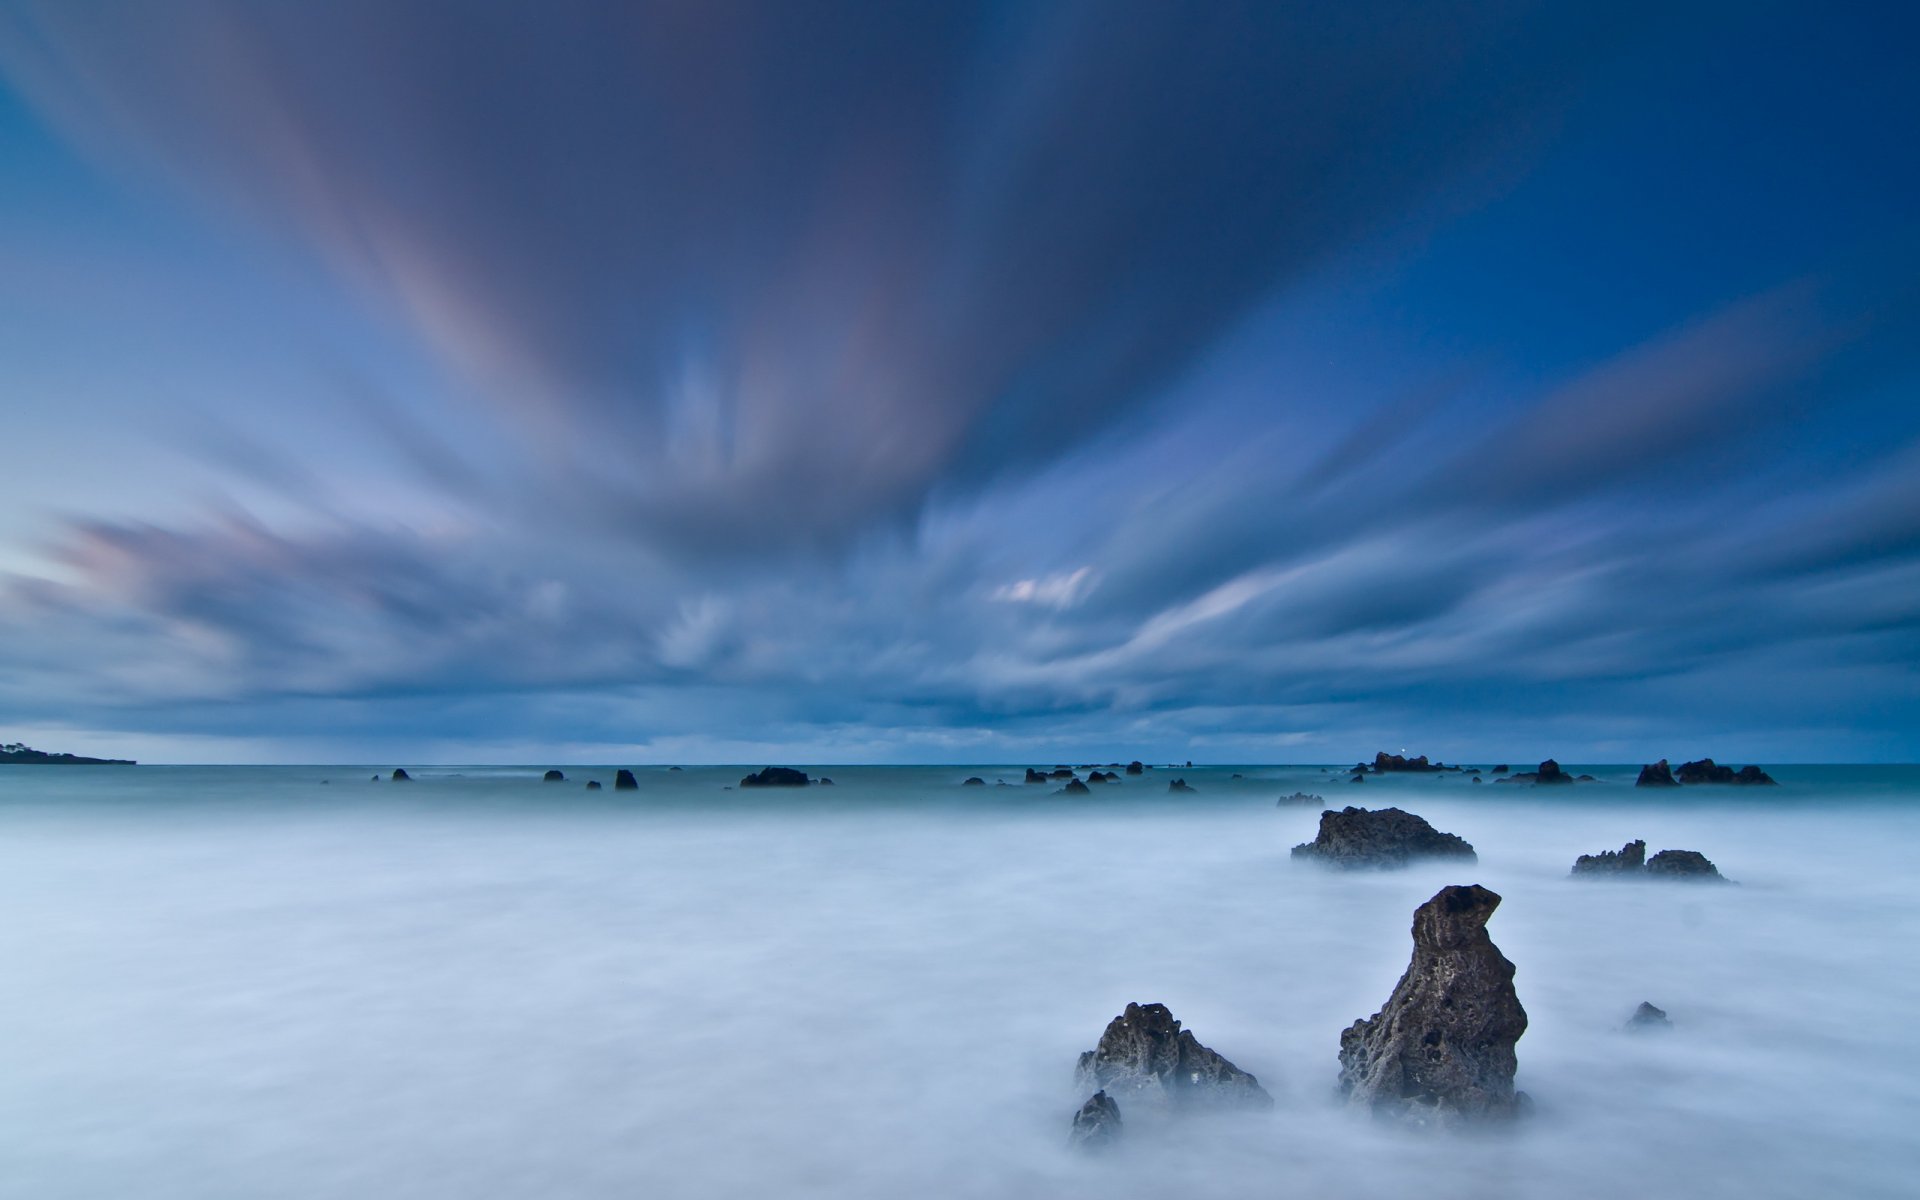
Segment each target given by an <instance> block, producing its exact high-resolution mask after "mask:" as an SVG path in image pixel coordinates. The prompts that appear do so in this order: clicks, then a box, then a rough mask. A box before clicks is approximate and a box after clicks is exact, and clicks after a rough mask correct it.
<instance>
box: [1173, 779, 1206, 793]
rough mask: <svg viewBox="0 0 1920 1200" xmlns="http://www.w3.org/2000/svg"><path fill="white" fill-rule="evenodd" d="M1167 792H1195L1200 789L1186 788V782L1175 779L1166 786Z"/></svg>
mask: <svg viewBox="0 0 1920 1200" xmlns="http://www.w3.org/2000/svg"><path fill="white" fill-rule="evenodd" d="M1167 790H1168V791H1170V792H1197V791H1199V790H1200V789H1199V788H1196V787H1189V786H1187V781H1186V780H1184V779H1176V780H1174V781H1173V782H1172V783H1169V784H1168V785H1167Z"/></svg>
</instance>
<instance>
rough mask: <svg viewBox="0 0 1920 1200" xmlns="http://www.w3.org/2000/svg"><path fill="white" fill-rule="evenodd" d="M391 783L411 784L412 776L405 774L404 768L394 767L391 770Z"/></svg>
mask: <svg viewBox="0 0 1920 1200" xmlns="http://www.w3.org/2000/svg"><path fill="white" fill-rule="evenodd" d="M393 781H394V782H395V783H411V782H412V781H413V776H411V775H409V774H407V769H406V768H405V767H395V768H394V769H393Z"/></svg>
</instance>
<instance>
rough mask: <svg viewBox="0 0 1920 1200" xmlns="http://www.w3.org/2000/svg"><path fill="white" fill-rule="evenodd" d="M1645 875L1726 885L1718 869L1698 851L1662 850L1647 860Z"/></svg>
mask: <svg viewBox="0 0 1920 1200" xmlns="http://www.w3.org/2000/svg"><path fill="white" fill-rule="evenodd" d="M1647 875H1648V877H1650V878H1653V879H1684V880H1689V881H1699V882H1702V883H1726V882H1727V878H1726V876H1724V875H1722V874H1720V868H1718V867H1716V866H1714V865H1713V864H1712V863H1711V862H1709V861H1708V860H1707V856H1706V855H1704V854H1702V853H1700V852H1699V851H1698V850H1662V851H1661V852H1660V853H1658V854H1656V855H1654V856H1653V857H1652V858H1650V859H1648V860H1647Z"/></svg>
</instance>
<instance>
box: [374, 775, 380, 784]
mask: <svg viewBox="0 0 1920 1200" xmlns="http://www.w3.org/2000/svg"><path fill="white" fill-rule="evenodd" d="M373 782H374V783H379V782H380V777H379V776H378V775H375V776H374V777H373Z"/></svg>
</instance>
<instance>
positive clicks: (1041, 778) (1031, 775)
mask: <svg viewBox="0 0 1920 1200" xmlns="http://www.w3.org/2000/svg"><path fill="white" fill-rule="evenodd" d="M1046 781H1047V777H1046V776H1045V775H1042V774H1041V773H1040V772H1038V771H1036V770H1034V769H1033V768H1032V767H1028V768H1027V782H1028V783H1045V782H1046Z"/></svg>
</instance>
